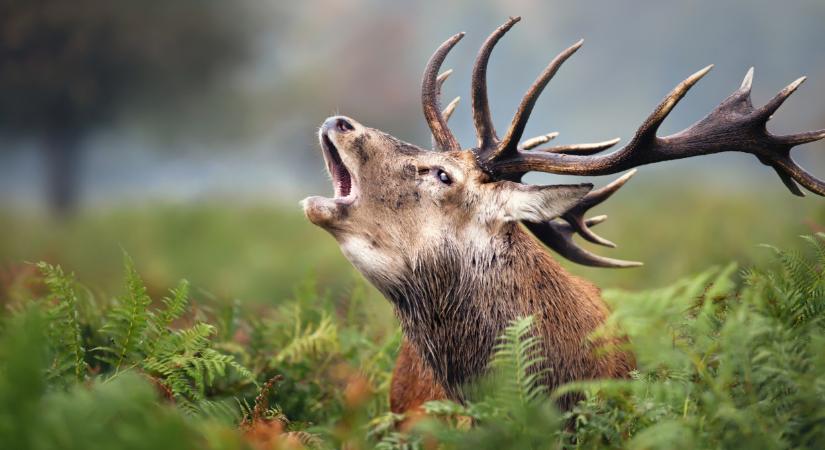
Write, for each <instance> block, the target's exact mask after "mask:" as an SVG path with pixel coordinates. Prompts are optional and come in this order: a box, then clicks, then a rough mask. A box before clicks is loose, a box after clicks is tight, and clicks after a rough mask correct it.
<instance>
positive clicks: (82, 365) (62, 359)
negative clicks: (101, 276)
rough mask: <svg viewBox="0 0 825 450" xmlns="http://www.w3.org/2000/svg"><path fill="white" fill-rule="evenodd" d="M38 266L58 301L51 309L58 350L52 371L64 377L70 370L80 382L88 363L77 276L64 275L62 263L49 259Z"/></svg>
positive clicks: (51, 331) (51, 333) (53, 343)
mask: <svg viewBox="0 0 825 450" xmlns="http://www.w3.org/2000/svg"><path fill="white" fill-rule="evenodd" d="M37 268H38V269H39V270H40V273H41V274H42V275H43V281H44V282H45V284H46V287H48V289H49V293H50V296H51V297H52V298H53V299H54V301H55V304H54V305H53V306H51V307H50V308H48V310H47V316H48V323H49V327H48V333H47V334H48V337H49V341H50V342H51V347H52V348H53V349H54V351H53V356H52V365H51V367H50V370H49V372H50V374H51V376H52V377H56V378H61V377H62V376H63V374H65V373H66V372H67V371H70V372H71V373H73V375H74V381H75V382H78V383H79V382H81V381H83V379H84V378H85V375H86V371H87V369H88V365H87V364H86V349H85V348H84V346H83V336H82V335H81V331H80V321H79V318H78V315H79V313H78V303H79V299H78V296H77V291H76V290H75V280H74V277H73V276H72V275H66V274H64V273H63V269H62V268H61V267H60V266H53V265H51V264H48V263H45V262H40V263H37ZM67 355H68V358H67Z"/></svg>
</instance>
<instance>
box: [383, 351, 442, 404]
mask: <svg viewBox="0 0 825 450" xmlns="http://www.w3.org/2000/svg"><path fill="white" fill-rule="evenodd" d="M444 398H447V393H446V392H444V389H443V388H442V387H441V385H440V384H439V383H438V382H437V381H435V377H434V375H433V371H432V370H430V368H429V367H427V365H426V364H425V363H424V361H423V360H422V359H421V356H419V354H418V351H416V350H415V349H414V348H413V347H412V345H411V344H410V343H409V342H408V341H407V340H406V339H404V341H403V342H402V343H401V350H400V351H399V353H398V358H397V359H396V360H395V369H394V370H393V371H392V385H391V386H390V411H392V412H394V413H398V414H401V413H405V412H409V411H415V410H418V409H419V408H420V407H421V405H423V404H424V403H426V402H428V401H430V400H441V399H444Z"/></svg>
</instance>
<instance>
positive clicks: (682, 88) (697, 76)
mask: <svg viewBox="0 0 825 450" xmlns="http://www.w3.org/2000/svg"><path fill="white" fill-rule="evenodd" d="M710 69H713V64H710V65H708V66H705V68H703V69H702V70H700V71H698V72H696V73H694V74H693V75H691V76H689V77H687V78H686V79H685V80H683V81H682V82H681V83H679V84H678V85H677V86H676V87H675V88H673V90H672V91H670V93H669V94H668V95H667V97H665V98H664V100H662V102H661V103H659V106H657V107H656V109H655V110H654V111H653V113H652V114H651V115H650V116H648V118H647V120H645V121H644V123H642V125H641V126H640V127H639V129H638V130H637V131H636V134H635V135H634V136H633V140H632V141H631V142H630V144H628V147H631V146H633V145H639V143H640V142H643V141H652V140H655V139H657V137H656V132H657V131H658V130H659V126H660V125H661V124H662V122H664V120H665V118H666V117H667V116H668V114H670V112H671V111H673V108H674V107H676V104H677V103H679V100H682V98H683V97H684V96H685V94H687V92H688V91H689V90H690V88H692V87H693V86H694V85H695V84H696V83H697V82H699V80H701V79H702V77H704V76H705V75H707V73H708V72H710Z"/></svg>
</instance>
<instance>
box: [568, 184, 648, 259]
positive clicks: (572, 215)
mask: <svg viewBox="0 0 825 450" xmlns="http://www.w3.org/2000/svg"><path fill="white" fill-rule="evenodd" d="M633 175H636V169H633V170H631V171H630V172H628V173H626V174H624V175H622V176H621V177H619V178H617V179H616V180H615V181H613V182H612V183H610V184H608V185H607V186H604V187H602V188H600V189H596V190H595V191H590V192H589V193H588V194H587V195H585V196H584V198H582V199H581V200H580V201H579V203H577V204H576V205H575V206H574V207H572V208H571V209H570V210H568V211H567V212H566V213H564V214H562V216H561V218H562V219H564V220H565V221H567V223H568V224H570V227H571V228H572V229H573V231H575V232H576V233H578V234H579V235H581V237H583V238H584V239H587V240H588V241H590V242H592V243H594V244H599V245H604V246H605V247H611V248H615V247H616V244H614V243H613V242H611V241H608V240H607V239H605V238H603V237H601V236H599V235H597V234H596V233H594V232H593V231H591V230H590V228H588V226H587V222H586V221H585V220H584V214H585V213H586V212H587V211H588V210H590V208H592V207H594V206H596V205H598V204H600V203H602V202H603V201H605V200H607V199H608V198H610V196H612V195H613V194H614V193H615V192H616V191H618V190H619V188H621V187H622V186H624V185H625V183H627V181H628V180H630V179H631V178H632V177H633Z"/></svg>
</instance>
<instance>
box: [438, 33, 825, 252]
mask: <svg viewBox="0 0 825 450" xmlns="http://www.w3.org/2000/svg"><path fill="white" fill-rule="evenodd" d="M519 20H521V18H519V17H511V18H509V19H508V20H507V22H505V23H504V24H503V25H501V26H500V27H498V28H497V29H496V30H495V31H494V32H493V33H492V34H491V35H490V36H489V37H488V38H487V40H486V41H484V44H483V45H482V46H481V49H480V50H479V53H478V56H477V57H476V61H475V65H474V66H473V74H472V88H471V101H472V110H473V123H474V125H475V129H476V135H477V137H478V146H477V147H476V148H474V149H472V150H471V151H472V152H473V154H474V155H475V157H476V161H477V162H478V165H479V167H480V168H481V169H482V170H484V171H485V172H486V173H487V174H488V175H489V176H490V177H491V178H493V179H496V180H514V181H519V180H521V178H522V176H523V175H524V174H525V173H527V172H530V171H538V172H547V173H554V174H568V175H607V174H613V173H618V172H622V171H625V170H628V169H633V168H635V167H638V166H642V165H645V164H652V163H656V162H661V161H669V160H674V159H681V158H689V157H693V156H701V155H709V154H713V153H720V152H726V151H738V152H744V153H750V154H753V155H755V156H756V157H757V158H758V159H759V161H760V162H762V163H763V164H765V165H768V166H770V167H772V168H773V169H774V170H775V171H776V173H777V175H779V178H780V179H781V180H782V182H783V183H784V184H785V186H786V187H787V188H788V189H789V190H790V191H791V192H792V193H794V194H796V195H800V196H801V195H804V193H803V192H802V190H801V189H800V188H799V185H802V186H803V187H805V188H806V189H807V190H809V191H811V192H813V193H815V194H818V195H822V196H825V182H823V181H822V180H820V179H818V178H816V177H814V176H813V175H811V174H810V173H808V172H806V171H805V170H804V169H803V168H802V167H801V166H799V165H798V164H796V163H795V162H794V161H793V159H792V158H791V155H790V152H791V150H792V149H793V147H795V146H797V145H800V144H805V143H809V142H813V141H817V140H820V139H823V138H825V129H823V130H817V131H810V132H804V133H797V134H791V135H784V136H778V135H774V134H771V133H770V132H768V130H767V128H766V124H767V122H768V120H769V119H770V118H771V116H772V115H773V113H774V112H776V110H777V109H779V107H780V106H781V105H782V103H783V102H784V101H785V100H786V99H787V98H788V97H789V96H790V95H791V94H793V93H794V91H796V89H797V88H798V87H799V85H800V84H802V82H803V81H804V80H805V77H802V78H799V79H797V80H796V81H794V82H793V83H791V84H790V85H788V86H787V87H785V88H784V89H783V90H781V91H780V92H779V93H778V94H777V95H776V96H775V97H774V98H773V99H771V100H770V101H769V102H768V103H766V104H765V105H764V106H762V107H761V108H758V109H757V108H754V107H753V104H752V102H751V96H750V93H751V84H752V81H753V68H751V69H750V70H748V72H747V74H746V75H745V79H744V80H743V81H742V85H741V86H740V87H739V89H737V90H736V91H735V92H734V93H733V94H731V95H730V96H729V97H728V98H726V99H725V100H723V101H722V102H721V103H720V104H719V105H718V106H717V107H716V108H715V109H714V110H713V111H711V112H710V113H709V114H708V115H707V116H705V117H704V118H703V119H701V120H700V121H698V122H696V123H695V124H693V125H691V126H690V127H688V128H686V129H684V130H682V131H680V132H678V133H675V134H672V135H669V136H665V137H659V136H657V135H656V132H657V130H658V129H659V126H660V125H661V123H662V122H663V121H664V120H665V118H666V117H667V115H668V114H669V113H670V111H671V110H673V108H674V107H675V106H676V104H677V103H678V102H679V100H681V99H682V97H684V96H685V94H686V93H687V91H688V90H689V89H690V88H691V87H693V85H694V84H696V83H697V82H698V81H699V80H700V79H701V78H702V77H703V76H704V75H705V74H707V72H708V71H709V70H710V69H711V68H712V67H713V66H707V67H705V68H704V69H702V70H700V71H698V72H696V73H694V74H693V75H691V76H690V77H688V78H687V79H685V80H684V81H682V82H681V83H679V85H677V86H676V87H675V88H674V89H673V90H672V91H671V92H670V93H669V94H668V95H667V96H666V97H665V98H664V100H662V102H661V103H660V104H659V106H658V107H657V108H656V109H655V110H654V111H653V113H652V114H651V115H650V116H649V117H648V118H647V119H646V120H645V121H644V123H642V125H641V126H640V127H639V129H638V130H637V131H636V134H635V135H634V137H633V139H632V140H631V141H630V143H628V144H627V145H626V146H624V147H622V148H621V149H619V150H616V151H614V152H612V153H608V154H605V155H598V153H600V152H602V151H604V150H606V149H608V148H610V147H612V146H613V145H615V144H616V143H618V142H619V140H618V139H612V140H609V141H604V142H597V143H593V144H576V145H564V146H555V147H547V148H541V149H536V147H538V146H539V145H542V144H544V143H546V142H548V141H549V140H551V139H552V138H554V137H555V135H556V134H554V133H550V134H547V135H544V136H539V137H537V138H533V139H528V140H526V141H524V142H523V143H522V144H521V146H519V145H518V142H519V140H521V138H522V135H523V133H524V129H525V127H526V125H527V120H528V118H529V117H530V113H531V112H532V110H533V106H534V105H535V103H536V100H537V99H538V97H539V95H540V94H541V92H542V91H543V90H544V88H545V87H546V86H547V84H548V83H549V82H550V80H551V79H552V78H553V76H554V75H555V74H556V72H557V71H558V70H559V68H560V67H561V65H562V64H563V63H564V62H565V61H567V59H568V58H570V56H572V55H573V53H575V52H576V51H577V50H578V49H579V48H580V47H581V45H582V41H578V42H576V43H575V44H573V45H572V46H570V47H568V48H567V49H565V50H564V51H562V52H561V53H559V55H558V56H556V57H555V58H554V59H553V60H552V61H551V62H550V64H549V65H548V66H547V67H546V68H545V69H544V71H542V73H541V74H540V75H539V77H538V78H537V79H536V81H535V82H533V84H532V85H531V86H530V88H529V89H528V90H527V93H526V94H525V95H524V98H523V99H522V100H521V103H520V104H519V107H518V110H517V111H516V114H515V115H514V116H513V119H512V122H511V123H510V127H509V128H508V129H507V132H506V133H505V135H504V137H503V138H501V139H499V138H498V136H497V134H496V131H495V127H494V126H493V122H492V117H491V114H490V107H489V104H488V98H487V75H486V72H487V65H488V62H489V59H490V54H491V53H492V51H493V47H495V45H496V43H498V41H499V40H500V39H501V37H502V36H504V34H505V33H506V32H507V31H508V30H510V28H512V27H513V25H515V24H516V23H517V22H518V21H519ZM462 36H463V33H461V34H458V35H455V36H453V37H452V38H450V39H449V40H447V41H446V42H445V43H444V44H442V45H441V47H439V48H438V50H437V51H436V53H435V54H434V55H433V57H432V58H431V59H430V62H429V63H428V65H427V70H426V71H425V72H424V82H423V85H422V100H423V103H424V114H425V116H426V118H427V122H428V124H429V126H430V129H431V130H432V132H433V136H434V139H435V142H436V143H437V144H438V145H437V146H436V147H437V148H440V149H444V150H451V149H456V148H458V143H457V141H456V140H455V138H454V137H453V136H452V134H451V133H450V132H449V130H448V129H447V127H446V119H444V117H443V114H441V112H440V109H439V106H438V94H437V92H436V90H437V86H440V85H438V83H437V82H436V81H437V73H438V68H439V67H440V65H441V63H442V61H443V60H444V58H445V57H446V54H447V52H448V51H449V50H450V49H451V48H452V47H453V46H454V45H455V43H456V42H458V40H459V39H461V37H462ZM632 175H633V172H630V173H628V174H625V175H624V176H622V177H621V178H619V179H618V180H616V181H614V182H613V183H611V184H609V185H608V186H605V187H604V188H602V189H599V190H597V191H593V192H591V193H590V194H588V195H587V196H585V198H584V199H582V201H581V203H580V204H578V205H576V206H575V207H574V208H573V209H572V210H571V211H569V212H568V213H566V214H565V215H564V216H562V217H561V218H560V219H557V220H554V221H552V222H547V223H540V224H539V223H527V224H525V225H527V227H528V228H529V229H530V230H531V231H532V232H533V233H534V234H535V235H536V236H537V237H538V238H539V239H540V240H542V241H543V242H544V243H545V244H547V245H548V246H549V247H551V248H553V249H554V250H556V251H557V252H559V253H560V254H561V255H563V256H565V257H566V258H568V259H570V260H572V261H575V262H577V263H580V264H586V265H592V266H599V267H630V266H634V265H638V263H633V262H629V261H620V260H614V259H610V258H603V257H600V256H597V255H594V254H592V253H590V252H588V251H586V250H584V249H582V248H580V247H578V246H576V244H575V243H574V242H573V240H572V235H573V234H574V233H578V234H580V235H581V236H582V237H584V238H585V239H587V240H589V241H591V242H594V243H597V244H601V245H606V246H610V247H613V246H615V245H614V244H613V243H612V242H610V241H607V240H606V239H603V238H601V237H599V236H597V235H596V234H594V233H593V232H592V231H591V230H590V228H589V227H590V226H592V225H595V224H598V223H601V222H602V221H603V220H604V217H601V216H599V217H594V218H591V219H587V220H585V219H584V213H585V212H586V211H587V210H588V209H590V208H591V207H593V206H595V205H596V204H599V203H601V202H602V201H604V200H606V199H607V198H608V197H609V196H610V195H612V194H613V193H614V192H615V191H616V190H618V189H619V188H620V187H621V186H623V185H624V183H625V182H626V181H627V180H628V179H629V178H630V177H631V176H632Z"/></svg>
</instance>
